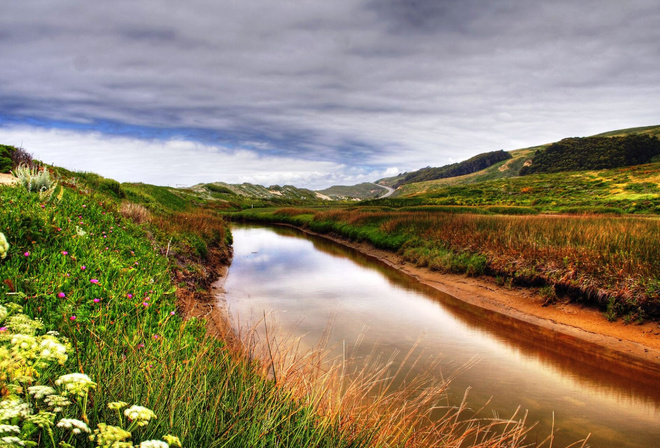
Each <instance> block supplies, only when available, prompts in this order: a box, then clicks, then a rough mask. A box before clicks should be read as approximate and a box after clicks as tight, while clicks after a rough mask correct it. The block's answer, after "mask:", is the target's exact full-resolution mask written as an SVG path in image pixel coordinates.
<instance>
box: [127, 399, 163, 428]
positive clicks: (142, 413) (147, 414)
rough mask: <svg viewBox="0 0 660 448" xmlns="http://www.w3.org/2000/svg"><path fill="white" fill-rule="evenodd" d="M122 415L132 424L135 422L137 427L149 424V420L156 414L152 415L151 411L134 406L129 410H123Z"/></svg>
mask: <svg viewBox="0 0 660 448" xmlns="http://www.w3.org/2000/svg"><path fill="white" fill-rule="evenodd" d="M124 415H125V416H126V417H128V418H129V419H130V420H131V421H132V422H135V423H136V424H137V425H138V426H146V425H147V424H149V420H151V419H152V418H153V419H155V418H156V414H154V412H153V411H152V410H151V409H148V408H145V407H144V406H138V405H135V404H134V405H133V406H131V407H130V408H128V409H125V410H124Z"/></svg>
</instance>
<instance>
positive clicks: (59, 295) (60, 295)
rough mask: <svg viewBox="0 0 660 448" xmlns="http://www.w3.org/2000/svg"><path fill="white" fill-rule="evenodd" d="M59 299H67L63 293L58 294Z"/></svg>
mask: <svg viewBox="0 0 660 448" xmlns="http://www.w3.org/2000/svg"><path fill="white" fill-rule="evenodd" d="M57 297H59V298H60V299H63V298H65V297H66V294H64V293H63V292H58V293H57Z"/></svg>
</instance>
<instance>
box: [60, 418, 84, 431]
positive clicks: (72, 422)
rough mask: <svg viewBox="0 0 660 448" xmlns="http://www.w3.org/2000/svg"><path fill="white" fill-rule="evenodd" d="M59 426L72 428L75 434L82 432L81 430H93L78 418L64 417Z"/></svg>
mask: <svg viewBox="0 0 660 448" xmlns="http://www.w3.org/2000/svg"><path fill="white" fill-rule="evenodd" d="M57 427H58V428H64V429H70V430H71V432H73V433H74V434H80V433H81V432H83V431H84V432H91V430H90V429H89V426H87V424H86V423H85V422H81V421H80V420H76V419H75V418H63V419H62V420H60V421H59V422H58V423H57Z"/></svg>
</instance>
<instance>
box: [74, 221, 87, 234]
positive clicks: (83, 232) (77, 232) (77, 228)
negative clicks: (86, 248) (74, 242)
mask: <svg viewBox="0 0 660 448" xmlns="http://www.w3.org/2000/svg"><path fill="white" fill-rule="evenodd" d="M80 224H82V221H80ZM76 234H77V235H78V236H85V235H87V232H85V231H84V230H83V229H81V228H80V227H79V226H76Z"/></svg>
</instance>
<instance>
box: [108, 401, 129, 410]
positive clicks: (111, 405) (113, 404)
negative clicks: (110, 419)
mask: <svg viewBox="0 0 660 448" xmlns="http://www.w3.org/2000/svg"><path fill="white" fill-rule="evenodd" d="M126 406H128V403H126V402H124V401H112V402H110V403H108V409H114V410H119V409H121V408H125V407H126Z"/></svg>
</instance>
